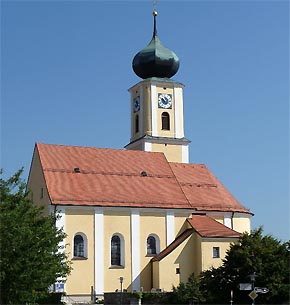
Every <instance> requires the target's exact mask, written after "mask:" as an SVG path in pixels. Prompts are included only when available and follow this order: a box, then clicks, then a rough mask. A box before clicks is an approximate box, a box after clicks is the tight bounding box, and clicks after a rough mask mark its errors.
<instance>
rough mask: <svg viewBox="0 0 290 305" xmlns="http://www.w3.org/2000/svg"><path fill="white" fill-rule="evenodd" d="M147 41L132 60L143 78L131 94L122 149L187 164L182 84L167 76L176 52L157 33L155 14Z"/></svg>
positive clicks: (171, 73) (175, 62)
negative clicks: (127, 131)
mask: <svg viewBox="0 0 290 305" xmlns="http://www.w3.org/2000/svg"><path fill="white" fill-rule="evenodd" d="M153 17H154V29H153V37H152V39H151V41H150V43H149V44H148V45H147V46H146V47H145V48H144V49H142V50H141V51H140V52H139V53H137V54H136V55H135V57H134V59H133V63H132V66H133V70H134V72H135V74H136V75H137V76H139V77H140V78H142V79H143V80H142V81H140V82H138V83H137V84H135V85H134V86H133V87H131V88H130V89H129V92H130V94H131V138H130V143H129V144H127V145H126V146H125V148H126V149H131V150H143V151H154V152H163V153H164V154H165V156H166V158H167V160H168V161H169V162H179V163H188V162H189V153H188V144H189V143H190V141H189V140H187V139H186V138H185V137H184V126H183V125H184V124H183V87H184V86H183V84H181V83H179V82H176V81H174V80H172V79H171V77H172V76H174V75H175V74H176V72H177V71H178V68H179V59H178V57H177V56H176V54H175V53H174V52H173V51H171V50H169V49H167V48H165V47H164V46H163V45H162V43H161V42H160V40H159V38H158V36H157V27H156V17H157V12H156V11H154V12H153Z"/></svg>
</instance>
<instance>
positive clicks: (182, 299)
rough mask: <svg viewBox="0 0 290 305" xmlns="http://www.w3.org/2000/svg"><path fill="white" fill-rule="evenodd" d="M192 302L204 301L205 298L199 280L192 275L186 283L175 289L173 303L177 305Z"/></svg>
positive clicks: (172, 297)
mask: <svg viewBox="0 0 290 305" xmlns="http://www.w3.org/2000/svg"><path fill="white" fill-rule="evenodd" d="M191 301H198V302H200V301H204V297H203V295H202V293H201V292H200V290H199V282H198V279H197V278H196V277H195V276H194V274H192V275H191V276H190V277H189V278H188V281H187V282H186V283H180V284H179V285H178V286H177V287H173V292H172V296H171V302H172V303H176V304H188V303H189V302H191Z"/></svg>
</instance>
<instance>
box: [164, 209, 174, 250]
mask: <svg viewBox="0 0 290 305" xmlns="http://www.w3.org/2000/svg"><path fill="white" fill-rule="evenodd" d="M174 235H175V234H174V212H173V211H167V212H166V246H168V245H170V244H171V243H172V242H173V241H174Z"/></svg>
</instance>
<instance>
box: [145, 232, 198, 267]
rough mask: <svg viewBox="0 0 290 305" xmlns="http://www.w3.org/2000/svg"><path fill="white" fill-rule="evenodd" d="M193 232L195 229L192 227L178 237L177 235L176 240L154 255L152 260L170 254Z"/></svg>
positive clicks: (155, 260)
mask: <svg viewBox="0 0 290 305" xmlns="http://www.w3.org/2000/svg"><path fill="white" fill-rule="evenodd" d="M193 232H194V231H193V230H192V229H187V230H185V231H184V232H183V233H181V234H180V235H179V236H178V237H176V238H175V240H174V241H173V242H172V243H171V244H170V245H169V246H168V247H166V248H165V249H164V250H163V251H161V252H160V253H159V254H157V255H156V256H154V257H153V258H152V259H151V261H152V262H157V261H161V260H162V259H163V258H164V257H166V256H167V255H168V254H170V253H171V252H172V251H173V250H174V249H176V248H177V247H178V246H179V245H180V244H182V243H183V242H184V241H185V240H186V239H187V238H188V237H189V236H190V235H191V234H192V233H193Z"/></svg>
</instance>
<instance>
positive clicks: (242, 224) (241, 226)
mask: <svg viewBox="0 0 290 305" xmlns="http://www.w3.org/2000/svg"><path fill="white" fill-rule="evenodd" d="M250 217H251V216H249V215H247V216H246V215H245V214H238V213H236V214H235V216H234V217H233V229H234V230H235V231H237V232H240V233H244V232H248V233H249V232H251V218H250Z"/></svg>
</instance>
